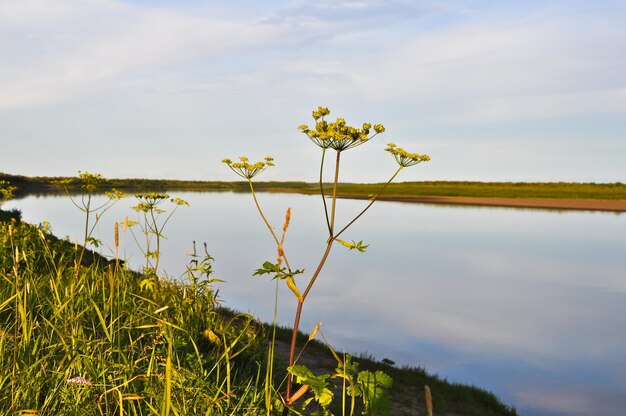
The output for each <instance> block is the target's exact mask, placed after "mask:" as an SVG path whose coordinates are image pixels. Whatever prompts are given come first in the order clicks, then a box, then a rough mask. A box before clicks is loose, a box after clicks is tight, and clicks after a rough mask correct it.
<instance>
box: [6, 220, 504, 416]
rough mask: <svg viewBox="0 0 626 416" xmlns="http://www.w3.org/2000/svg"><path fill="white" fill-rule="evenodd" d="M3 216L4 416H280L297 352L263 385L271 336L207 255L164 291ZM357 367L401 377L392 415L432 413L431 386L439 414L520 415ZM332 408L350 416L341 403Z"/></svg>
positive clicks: (454, 390) (458, 390)
mask: <svg viewBox="0 0 626 416" xmlns="http://www.w3.org/2000/svg"><path fill="white" fill-rule="evenodd" d="M0 213H1V214H2V215H0V218H2V220H1V221H0V409H3V412H7V413H10V414H33V415H34V414H42V415H43V414H46V415H48V414H51V415H56V414H59V415H60V414H63V415H67V414H70V415H94V414H96V415H97V414H122V413H126V414H131V415H157V414H158V415H179V414H180V415H184V414H206V415H226V414H228V415H244V414H250V415H257V414H258V415H261V414H278V412H279V410H280V409H281V405H280V402H279V401H277V400H279V397H280V395H279V389H280V386H281V383H282V382H284V378H285V375H286V373H285V364H286V362H287V360H288V353H287V352H286V349H285V352H284V353H281V352H280V348H277V352H276V366H275V370H274V371H275V372H274V377H273V380H271V381H269V382H268V381H266V380H264V373H265V365H266V360H267V355H266V349H267V345H268V342H269V340H270V336H271V328H270V326H269V325H264V324H260V323H259V322H257V321H255V320H254V318H253V317H251V316H249V315H247V314H241V313H236V312H233V311H228V310H225V309H222V308H221V307H220V306H219V302H218V300H217V299H216V292H215V291H214V289H213V286H212V284H213V280H212V277H211V275H210V266H209V263H208V262H207V258H205V257H204V255H199V254H195V251H194V254H193V255H192V257H191V261H190V265H189V267H188V269H187V274H186V276H187V277H186V279H185V280H184V281H170V280H163V279H160V280H159V281H158V286H157V287H154V286H150V285H147V284H146V281H147V280H148V279H147V278H146V276H144V275H142V274H139V273H137V272H134V271H131V270H128V269H126V268H125V267H124V266H123V263H122V262H120V261H116V259H104V258H102V257H101V256H99V255H97V254H94V253H92V252H91V251H89V250H87V251H86V254H85V255H81V254H80V253H82V248H81V247H80V246H75V245H74V244H71V243H69V242H68V241H66V240H60V239H58V238H56V237H55V236H53V235H51V234H50V233H49V232H48V230H47V228H45V227H42V226H39V227H37V226H33V225H29V224H25V223H22V222H20V221H19V218H16V216H17V217H19V213H16V212H12V213H6V212H5V211H1V212H0ZM80 258H82V260H81V261H80V263H78V259H80ZM290 331H291V330H290V329H287V328H278V329H277V335H276V337H277V345H280V343H283V344H284V345H287V344H288V342H289V339H290V337H291V332H290ZM298 337H299V339H300V340H304V341H306V339H307V336H306V335H304V334H301V333H300V334H299V335H298ZM307 354H310V355H311V357H313V358H314V361H315V362H317V363H319V365H320V366H325V365H326V366H332V365H336V363H335V362H334V360H333V358H332V354H331V352H330V351H329V350H328V348H327V347H326V346H324V345H323V344H322V343H319V342H317V341H313V342H311V343H310V346H309V348H308V349H307ZM358 361H359V363H360V364H361V368H362V369H367V370H370V371H377V370H383V371H385V372H386V373H387V374H389V375H391V376H392V377H393V378H394V380H395V387H394V388H393V389H390V394H391V402H392V409H394V410H393V414H397V415H420V414H424V413H423V412H424V407H423V403H424V402H423V389H424V386H425V385H429V386H430V388H431V390H432V392H433V401H434V406H435V409H436V411H438V412H440V414H444V413H445V412H455V413H456V414H461V415H468V416H472V415H513V414H515V412H514V410H513V409H510V408H508V407H507V406H505V405H503V404H502V403H501V402H500V401H499V400H498V399H497V398H496V397H495V396H494V395H493V394H490V393H488V392H486V391H483V390H481V389H478V388H475V387H471V386H462V385H458V384H453V383H448V382H446V381H445V380H441V379H440V378H438V377H436V376H432V375H429V374H428V373H427V372H426V371H425V370H423V369H420V368H396V367H394V366H390V365H388V364H385V363H380V362H376V361H375V360H372V359H369V358H368V357H362V358H360V359H359V360H358ZM312 368H313V369H314V370H316V368H315V367H312ZM268 383H269V386H268ZM266 388H269V390H268V391H269V392H270V394H271V397H272V400H270V401H269V402H268V401H266V398H265V392H266ZM331 409H334V412H335V414H341V411H340V403H334V404H333V407H332V408H331ZM294 414H295V413H294Z"/></svg>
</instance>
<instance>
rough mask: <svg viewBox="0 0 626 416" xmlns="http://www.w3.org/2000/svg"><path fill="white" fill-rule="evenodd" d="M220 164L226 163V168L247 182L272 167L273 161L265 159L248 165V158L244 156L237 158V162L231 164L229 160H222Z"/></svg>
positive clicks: (269, 158)
mask: <svg viewBox="0 0 626 416" xmlns="http://www.w3.org/2000/svg"><path fill="white" fill-rule="evenodd" d="M222 163H226V164H227V165H228V167H229V168H230V169H231V170H232V171H233V172H235V173H236V174H237V175H239V176H241V177H242V178H244V179H246V180H249V179H252V178H253V177H255V176H256V175H258V174H259V173H261V172H263V171H264V170H265V169H267V168H268V167H270V166H274V159H273V158H271V157H269V156H268V157H266V158H264V159H263V160H262V161H260V162H256V163H249V161H248V158H247V157H245V156H241V157H239V162H233V161H232V160H230V159H224V160H222Z"/></svg>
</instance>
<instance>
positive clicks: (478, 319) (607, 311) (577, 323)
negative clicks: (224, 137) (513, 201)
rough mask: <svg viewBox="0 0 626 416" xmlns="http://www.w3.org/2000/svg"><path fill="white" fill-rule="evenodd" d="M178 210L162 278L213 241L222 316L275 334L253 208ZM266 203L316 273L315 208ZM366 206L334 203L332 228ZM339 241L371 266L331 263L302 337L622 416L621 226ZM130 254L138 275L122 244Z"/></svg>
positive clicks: (411, 230)
mask: <svg viewBox="0 0 626 416" xmlns="http://www.w3.org/2000/svg"><path fill="white" fill-rule="evenodd" d="M176 196H180V197H182V198H184V199H186V200H187V201H188V202H189V203H190V204H191V207H183V208H181V209H180V211H179V212H178V213H177V214H175V216H174V217H173V218H172V220H171V222H170V224H169V225H168V229H166V232H165V233H166V235H167V237H168V240H167V241H166V242H165V244H164V257H163V260H162V261H163V267H164V269H165V271H166V272H167V273H168V274H169V275H171V276H177V275H179V274H180V273H181V272H182V271H183V270H184V265H185V263H186V257H185V252H186V251H188V250H189V249H190V248H191V244H192V241H194V240H195V241H198V242H203V241H206V242H207V243H208V246H209V251H210V252H211V254H212V255H213V256H214V257H215V259H216V260H215V270H216V275H217V277H219V278H222V279H224V280H226V283H224V284H221V285H220V294H221V299H222V302H223V303H224V304H225V305H226V306H229V307H231V308H234V309H239V310H244V311H247V310H249V311H250V312H252V313H254V314H255V315H257V316H258V317H259V318H260V319H262V320H266V321H269V320H271V317H272V312H273V302H274V285H273V283H272V282H271V281H270V280H269V279H267V278H259V277H251V274H252V271H253V270H254V269H256V268H258V267H259V266H260V265H261V264H262V263H263V261H265V260H273V259H275V257H276V253H275V247H274V246H273V243H272V240H271V238H270V236H269V233H268V232H267V230H266V229H264V226H263V224H262V223H261V221H260V219H259V218H258V215H257V213H256V211H255V208H254V206H253V203H252V200H251V197H250V195H247V194H231V193H180V194H176ZM259 197H260V200H261V203H262V205H263V206H264V209H265V211H266V213H268V217H269V218H270V221H271V222H272V223H273V224H274V225H275V226H276V227H277V228H280V226H281V225H282V222H283V218H284V212H285V209H286V208H287V207H291V208H292V221H291V227H290V229H289V232H288V235H287V238H286V243H285V249H286V253H287V256H288V258H289V260H290V262H291V264H292V266H295V267H298V268H306V269H307V271H311V270H313V268H314V267H315V265H316V262H317V260H319V257H320V256H321V255H322V253H323V250H324V242H325V240H326V236H325V234H324V230H325V222H324V217H323V212H322V210H321V203H320V200H319V197H311V196H298V195H279V194H260V196H259ZM133 203H134V201H132V200H130V199H129V200H122V201H121V202H120V203H119V204H118V205H116V207H115V208H114V209H113V210H111V211H109V212H108V213H107V214H106V216H105V217H104V218H103V221H102V223H101V226H100V227H99V229H98V235H99V237H100V238H102V239H103V240H104V241H105V243H106V244H107V245H108V247H111V246H112V238H113V237H112V236H113V226H112V223H113V222H114V221H121V220H122V219H123V218H124V217H125V216H130V217H131V218H132V215H133V214H134V212H133V211H132V210H130V209H129V207H130V206H131V205H133ZM6 206H7V208H12V207H16V208H19V209H21V210H22V211H23V214H24V215H23V216H24V219H25V220H26V221H29V222H33V223H39V222H42V221H44V220H48V221H50V222H51V223H52V229H53V232H55V234H57V235H58V236H61V237H62V236H65V235H69V236H70V237H71V238H72V240H73V239H76V238H78V239H80V236H81V227H82V224H81V222H82V219H83V217H81V214H80V213H79V212H78V210H76V209H75V208H74V207H73V205H72V204H71V203H70V201H69V200H68V199H67V198H62V197H42V198H37V197H29V198H26V199H22V200H18V201H11V203H9V204H7V205H6ZM363 206H364V202H363V201H351V200H341V201H339V207H338V208H339V213H340V215H339V220H338V223H339V224H342V223H345V221H347V220H349V219H350V215H354V214H356V213H358V211H359V210H360V209H361V207H363ZM345 239H346V240H357V241H358V240H364V241H365V242H366V243H369V244H370V247H369V249H368V252H367V253H365V254H361V253H358V252H355V251H348V250H347V249H344V248H343V247H341V246H337V247H336V248H335V249H334V251H333V252H332V254H331V257H330V260H329V262H328V263H327V266H326V268H325V272H323V274H322V275H321V276H320V278H319V280H318V283H317V284H316V286H315V287H314V289H313V291H312V292H311V295H310V296H309V298H308V300H307V304H305V308H304V315H303V323H302V329H303V330H304V331H310V330H311V329H312V328H313V327H314V326H315V325H316V324H317V323H318V322H320V321H322V322H323V323H324V327H323V330H324V333H325V335H326V337H327V338H328V339H329V341H330V342H331V343H332V344H333V345H334V347H335V348H338V349H346V350H347V351H352V352H357V353H358V352H361V353H365V352H367V353H370V354H372V355H374V356H375V357H377V358H379V359H382V358H389V359H391V360H393V361H395V362H396V363H397V364H408V365H414V366H418V365H419V366H424V367H426V368H427V369H428V370H430V371H431V372H435V373H437V374H439V375H441V376H443V377H446V378H448V379H449V380H451V381H458V382H463V383H472V384H475V385H477V386H480V387H482V388H485V389H488V390H490V391H493V392H495V393H496V394H497V395H498V396H500V397H501V398H502V399H503V400H504V401H505V402H506V403H509V404H511V405H514V406H516V407H517V409H518V411H520V413H521V414H522V415H529V416H540V415H560V414H563V415H606V416H611V415H620V416H622V415H624V414H626V348H625V347H626V215H617V214H607V213H590V212H548V211H539V210H513V209H504V208H502V209H501V208H469V207H445V206H435V205H419V204H402V203H391V202H379V203H376V204H375V205H374V206H373V208H372V209H371V210H370V211H369V212H368V213H367V214H366V215H365V216H364V217H363V219H362V220H361V221H359V222H357V223H356V224H355V225H354V226H353V228H351V229H350V231H348V232H347V233H346V234H345ZM123 240H124V241H123V243H124V244H125V247H126V248H125V252H126V256H127V257H128V258H130V263H131V264H132V265H134V266H135V267H139V266H140V265H141V264H142V263H141V259H140V256H139V255H138V254H137V251H136V250H135V248H134V243H133V241H132V238H131V236H130V235H128V234H126V235H124V236H123ZM105 254H106V250H105ZM301 286H304V285H303V284H301ZM292 298H293V295H292V294H291V292H289V291H288V290H287V289H283V290H282V291H281V293H280V295H279V321H280V323H282V324H285V325H290V324H291V323H292V319H293V316H292V314H293V311H294V308H295V301H294V300H293V299H292Z"/></svg>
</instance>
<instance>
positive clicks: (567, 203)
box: [338, 194, 626, 212]
mask: <svg viewBox="0 0 626 416" xmlns="http://www.w3.org/2000/svg"><path fill="white" fill-rule="evenodd" d="M338 196H339V197H340V198H350V199H368V198H369V196H366V195H356V194H341V195H338ZM378 199H379V200H380V201H397V202H417V203H420V204H442V205H475V206H490V207H510V208H537V209H553V210H579V211H609V212H626V201H625V200H602V199H541V198H478V197H464V196H410V195H383V196H381V197H380V198H378Z"/></svg>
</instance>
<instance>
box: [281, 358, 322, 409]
mask: <svg viewBox="0 0 626 416" xmlns="http://www.w3.org/2000/svg"><path fill="white" fill-rule="evenodd" d="M287 371H289V373H291V375H293V376H294V377H295V378H296V383H299V384H306V385H308V386H310V387H311V390H312V391H313V394H314V395H315V400H316V401H317V402H318V403H319V404H320V405H321V406H322V407H324V408H326V407H328V406H329V405H330V403H331V402H332V401H333V392H332V390H330V388H331V387H332V384H331V383H329V382H327V381H326V379H327V378H329V377H330V374H322V375H319V376H316V375H315V374H313V372H312V371H311V370H309V369H308V368H307V367H306V366H303V365H294V366H292V367H289V368H287Z"/></svg>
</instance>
